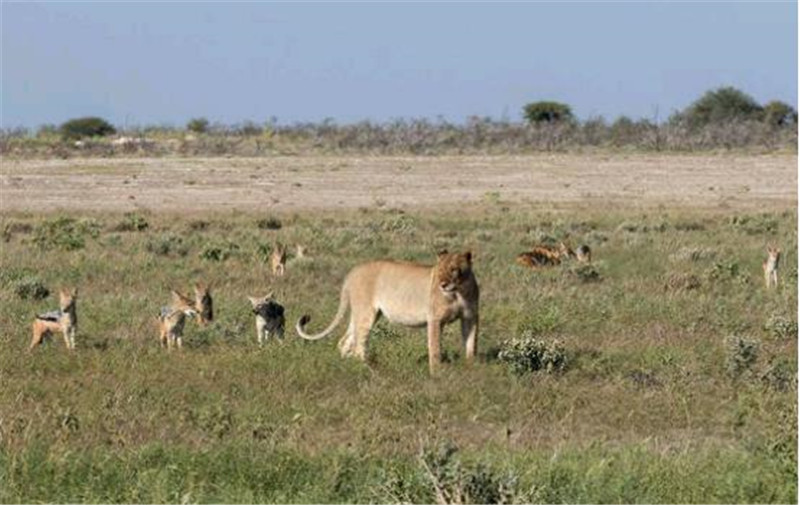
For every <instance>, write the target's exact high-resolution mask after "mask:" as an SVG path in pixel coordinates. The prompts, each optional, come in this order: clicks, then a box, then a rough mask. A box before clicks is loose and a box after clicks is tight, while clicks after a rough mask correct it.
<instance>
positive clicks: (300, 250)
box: [294, 244, 306, 260]
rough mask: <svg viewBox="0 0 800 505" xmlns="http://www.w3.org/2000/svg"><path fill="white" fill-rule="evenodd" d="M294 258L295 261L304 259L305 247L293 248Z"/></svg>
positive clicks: (298, 245)
mask: <svg viewBox="0 0 800 505" xmlns="http://www.w3.org/2000/svg"><path fill="white" fill-rule="evenodd" d="M294 257H295V259H298V260H299V259H302V258H305V257H306V246H304V245H300V244H297V246H296V247H295V254H294Z"/></svg>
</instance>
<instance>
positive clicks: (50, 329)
mask: <svg viewBox="0 0 800 505" xmlns="http://www.w3.org/2000/svg"><path fill="white" fill-rule="evenodd" d="M58 299H59V304H58V305H59V307H60V308H59V310H53V311H50V312H46V313H44V314H38V315H37V316H36V319H34V321H33V338H32V339H31V347H30V350H33V348H34V347H36V346H37V345H41V343H42V342H43V341H44V339H45V338H48V337H50V336H51V335H52V334H53V333H54V332H56V331H60V332H61V333H62V334H63V335H64V343H65V344H66V346H67V349H69V350H74V349H75V332H76V331H77V329H78V313H77V309H76V307H75V303H76V302H77V301H78V288H73V289H71V290H69V289H62V290H61V291H59V294H58Z"/></svg>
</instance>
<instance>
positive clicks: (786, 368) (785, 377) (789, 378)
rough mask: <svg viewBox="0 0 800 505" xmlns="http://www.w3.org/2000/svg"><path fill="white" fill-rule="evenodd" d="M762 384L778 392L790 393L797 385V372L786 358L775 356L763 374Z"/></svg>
mask: <svg viewBox="0 0 800 505" xmlns="http://www.w3.org/2000/svg"><path fill="white" fill-rule="evenodd" d="M761 382H762V383H763V384H764V385H765V386H767V387H768V388H771V389H774V390H776V391H789V389H791V387H792V386H793V385H796V384H797V370H796V369H794V368H793V367H792V363H791V362H790V361H789V360H787V359H786V358H785V357H777V356H774V357H773V358H772V359H771V360H770V362H769V365H768V366H767V368H766V369H765V370H764V371H763V372H762V373H761Z"/></svg>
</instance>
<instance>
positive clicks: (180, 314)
mask: <svg viewBox="0 0 800 505" xmlns="http://www.w3.org/2000/svg"><path fill="white" fill-rule="evenodd" d="M196 315H197V310H195V305H194V302H193V301H192V299H191V298H189V297H186V296H183V295H182V294H180V293H178V292H177V291H175V290H173V291H172V305H170V306H168V307H162V308H161V313H160V314H159V316H158V326H159V339H160V340H161V347H166V348H167V349H172V347H173V346H177V347H178V348H179V349H180V348H181V347H183V327H184V325H185V324H186V316H189V317H194V316H196Z"/></svg>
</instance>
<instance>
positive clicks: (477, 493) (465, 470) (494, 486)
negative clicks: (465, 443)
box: [419, 443, 532, 504]
mask: <svg viewBox="0 0 800 505" xmlns="http://www.w3.org/2000/svg"><path fill="white" fill-rule="evenodd" d="M457 454H458V448H457V447H456V446H455V445H454V444H452V443H446V444H440V445H439V446H438V447H434V448H433V449H427V448H426V449H423V450H422V452H421V454H420V456H419V466H420V469H421V471H422V473H423V475H422V477H423V479H425V480H428V482H430V486H431V492H432V494H433V498H434V500H433V501H434V502H435V503H439V504H447V503H528V502H530V501H532V500H531V498H532V497H529V496H527V495H526V494H524V493H521V492H520V491H519V490H518V482H519V478H518V476H517V475H516V474H514V473H512V472H507V473H505V474H503V473H499V472H497V471H495V470H494V469H492V468H491V467H489V466H487V465H485V464H483V463H477V464H475V465H466V464H464V463H462V462H461V460H460V458H459V457H458V455H457ZM428 501H430V500H428Z"/></svg>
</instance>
